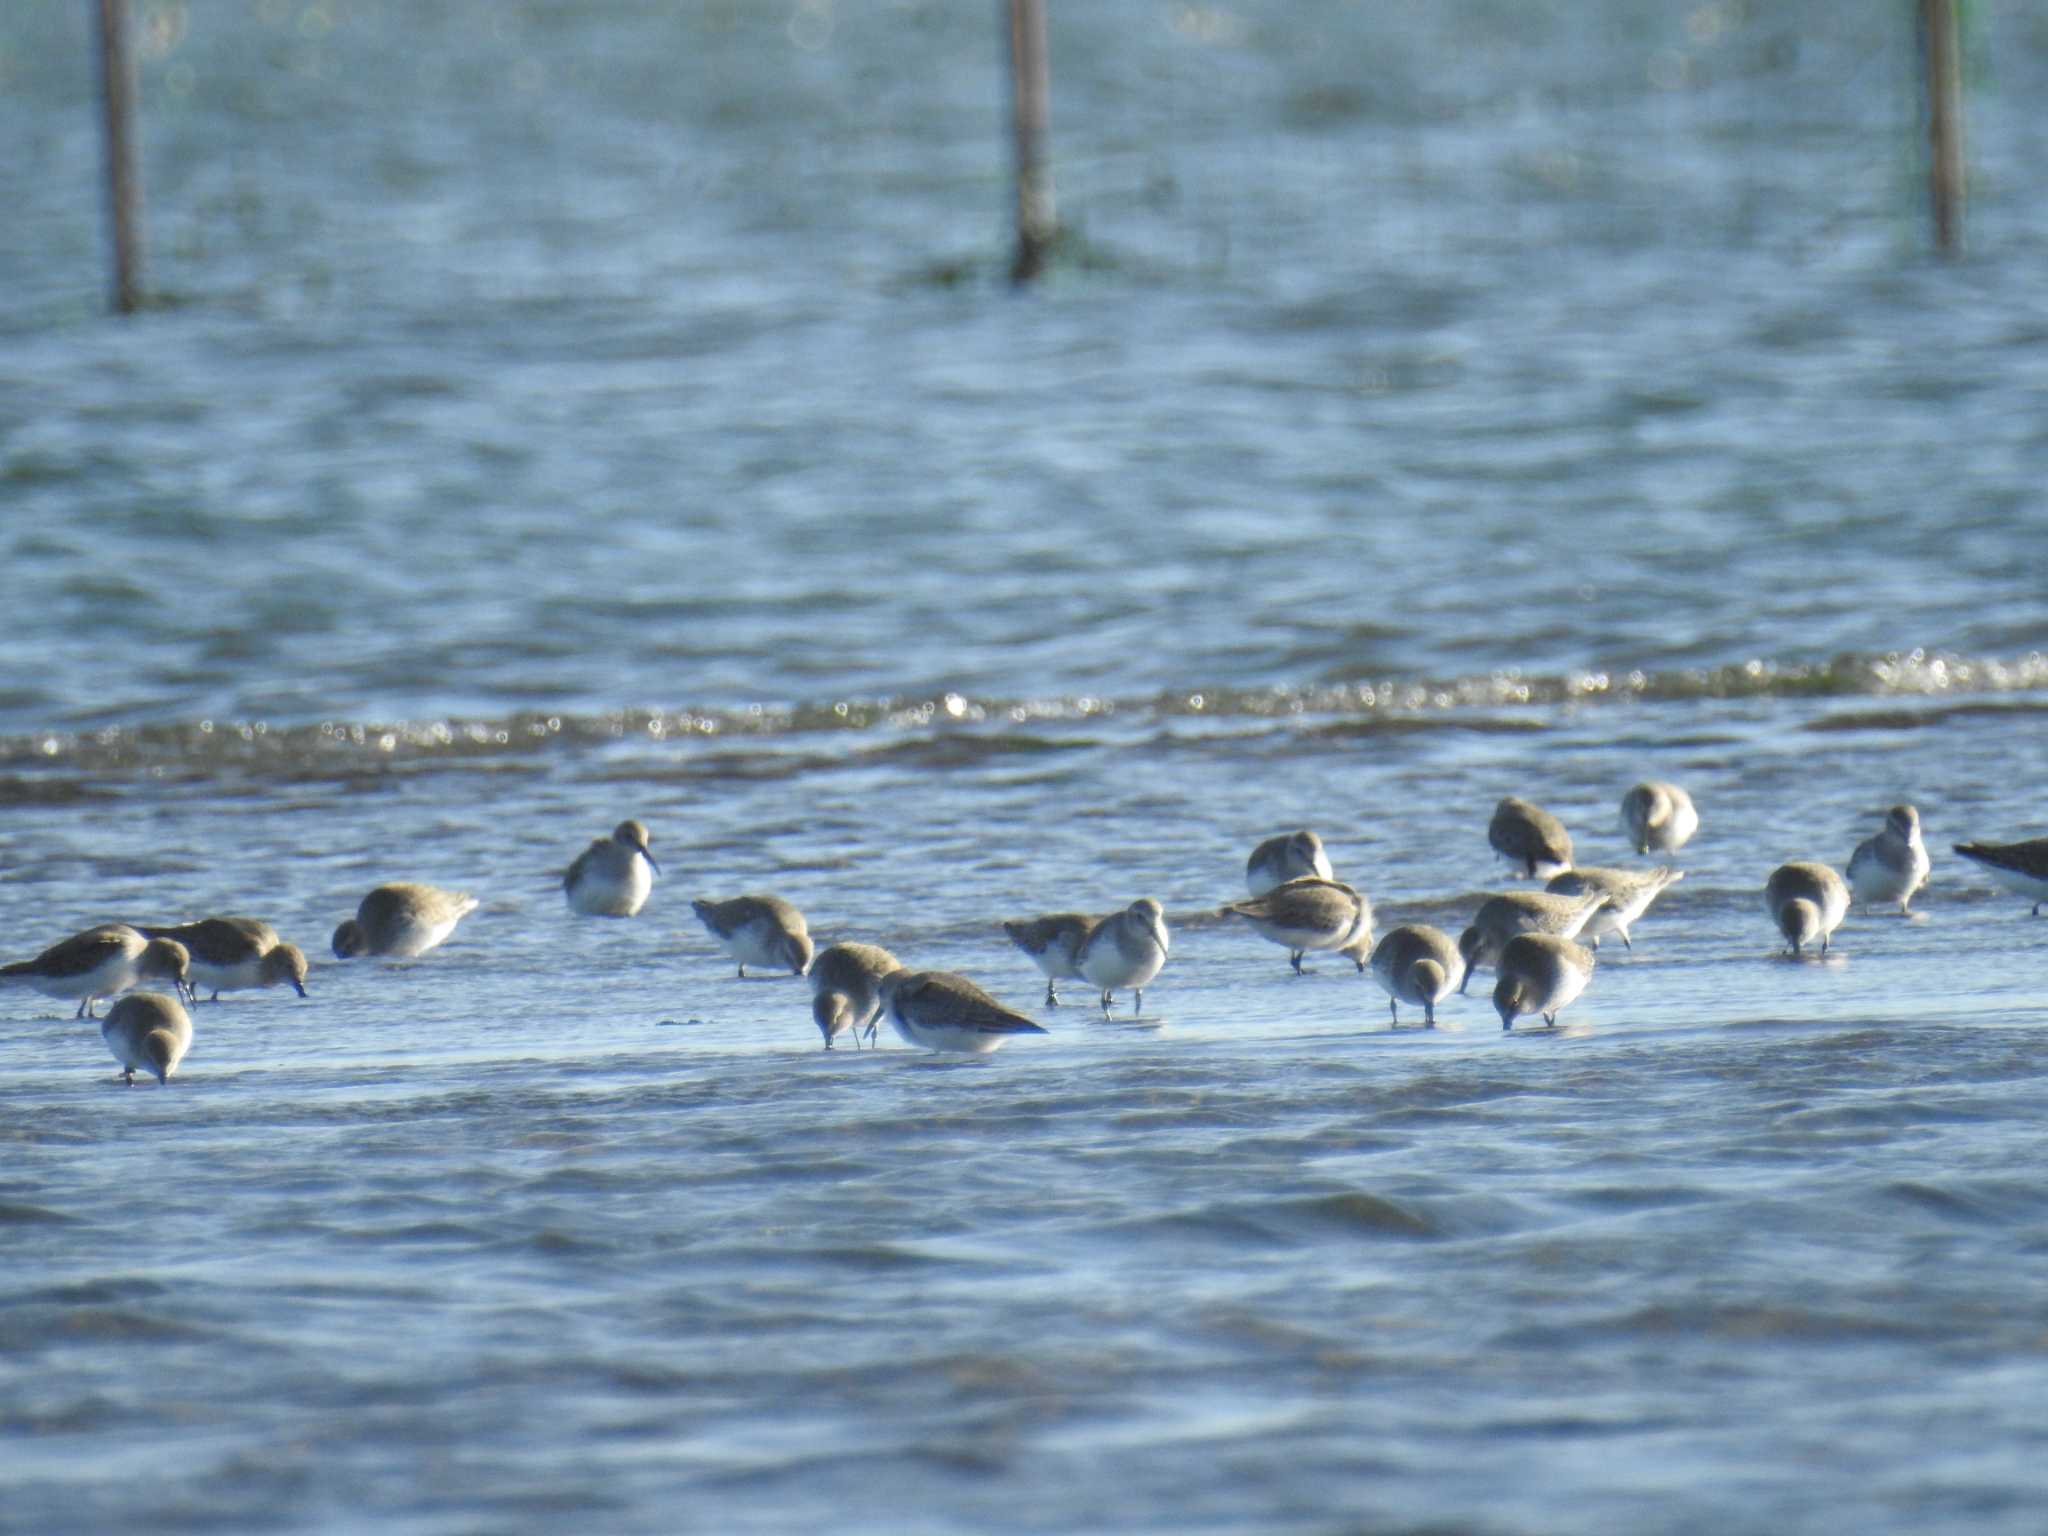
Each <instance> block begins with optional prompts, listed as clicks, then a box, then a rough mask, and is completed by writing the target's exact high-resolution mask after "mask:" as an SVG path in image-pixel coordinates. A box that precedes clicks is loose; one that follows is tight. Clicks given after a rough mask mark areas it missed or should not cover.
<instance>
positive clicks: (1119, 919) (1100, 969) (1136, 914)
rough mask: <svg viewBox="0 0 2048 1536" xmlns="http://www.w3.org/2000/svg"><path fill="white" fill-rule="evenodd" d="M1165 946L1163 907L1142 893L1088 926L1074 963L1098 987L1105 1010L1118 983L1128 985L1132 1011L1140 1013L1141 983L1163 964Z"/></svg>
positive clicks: (1143, 990)
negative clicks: (1131, 999)
mask: <svg viewBox="0 0 2048 1536" xmlns="http://www.w3.org/2000/svg"><path fill="white" fill-rule="evenodd" d="M1167 947H1168V940H1167V934H1166V911H1165V909H1164V908H1163V907H1161V906H1160V905H1159V903H1158V902H1156V901H1154V900H1153V899H1152V898H1151V897H1149V896H1145V897H1141V898H1140V899H1139V900H1137V901H1134V902H1132V903H1131V904H1130V905H1129V906H1128V907H1126V908H1124V909H1123V911H1121V912H1112V913H1110V915H1109V916H1108V917H1105V918H1104V919H1103V920H1102V921H1101V922H1099V923H1097V924H1096V925H1095V926H1094V927H1093V928H1091V929H1090V930H1089V931H1088V937H1087V938H1086V939H1084V940H1082V941H1081V949H1080V953H1079V954H1077V955H1076V956H1075V963H1076V964H1077V965H1079V966H1080V968H1081V975H1082V976H1083V977H1084V978H1085V979H1086V980H1087V981H1088V982H1089V983H1090V984H1092V985H1094V986H1096V987H1100V988H1101V989H1102V1011H1103V1012H1104V1013H1105V1014H1106V1013H1108V1012H1109V1000H1110V994H1111V993H1112V992H1115V991H1116V990H1118V989H1119V988H1121V987H1129V988H1131V990H1132V991H1133V992H1134V993H1135V994H1136V997H1137V1003H1136V1006H1135V1008H1134V1009H1133V1012H1136V1013H1143V1012H1144V1011H1145V984H1146V983H1147V982H1149V981H1150V980H1151V979H1152V978H1153V977H1154V976H1157V975H1158V974H1159V969H1160V967H1161V966H1163V965H1165V964H1166V951H1167Z"/></svg>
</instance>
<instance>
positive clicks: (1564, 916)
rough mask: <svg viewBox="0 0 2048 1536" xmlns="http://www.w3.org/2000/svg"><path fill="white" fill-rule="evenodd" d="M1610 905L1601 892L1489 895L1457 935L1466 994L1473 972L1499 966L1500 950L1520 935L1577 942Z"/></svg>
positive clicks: (1460, 981)
mask: <svg viewBox="0 0 2048 1536" xmlns="http://www.w3.org/2000/svg"><path fill="white" fill-rule="evenodd" d="M1606 905H1607V897H1606V896H1605V895H1604V894H1602V893H1601V892H1599V891H1588V892H1587V893H1586V894H1585V895H1583V896H1554V895H1552V894H1551V893H1550V892H1549V891H1516V892H1513V893H1511V894H1508V895H1505V896H1489V897H1488V898H1487V899H1486V900H1485V901H1483V902H1481V903H1480V906H1479V910H1478V911H1477V912H1475V913H1474V914H1473V915H1472V924H1471V926H1470V927H1468V928H1467V929H1466V930H1465V931H1464V932H1463V933H1461V934H1459V935H1458V954H1459V955H1460V956H1461V957H1462V958H1463V959H1464V961H1465V974H1464V976H1463V977H1462V978H1461V979H1460V980H1459V982H1458V990H1459V991H1460V992H1463V991H1464V990H1465V988H1466V987H1467V986H1469V985H1470V984H1471V981H1472V973H1473V972H1474V971H1475V970H1477V969H1478V968H1479V967H1480V966H1482V965H1492V966H1496V968H1497V964H1498V957H1499V955H1500V952H1501V948H1502V946H1503V945H1505V944H1506V943H1507V942H1508V940H1510V939H1512V938H1514V937H1515V935H1517V934H1520V933H1547V934H1549V935H1551V936H1552V937H1553V938H1559V939H1576V938H1577V937H1578V936H1579V934H1580V933H1581V932H1582V931H1583V930H1584V928H1585V926H1586V924H1587V923H1589V922H1591V921H1592V918H1593V914H1594V913H1595V912H1597V911H1599V910H1600V909H1601V908H1602V907H1604V906H1606Z"/></svg>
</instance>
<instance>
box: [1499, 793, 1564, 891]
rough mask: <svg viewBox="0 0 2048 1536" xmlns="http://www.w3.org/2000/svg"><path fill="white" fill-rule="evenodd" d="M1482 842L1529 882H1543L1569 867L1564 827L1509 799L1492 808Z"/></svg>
mask: <svg viewBox="0 0 2048 1536" xmlns="http://www.w3.org/2000/svg"><path fill="white" fill-rule="evenodd" d="M1486 840H1487V842H1489V843H1491V844H1492V845H1493V847H1494V849H1495V851H1497V852H1498V853H1499V854H1500V855H1501V857H1502V858H1504V859H1506V860H1507V861H1508V862H1509V863H1510V864H1519V865H1521V866H1522V867H1523V869H1525V870H1526V871H1527V872H1528V876H1529V878H1530V879H1531V880H1536V879H1544V880H1547V879H1549V878H1550V877H1551V876H1552V875H1560V874H1563V873H1564V872H1565V871H1566V870H1568V869H1570V868H1571V867H1572V835H1571V833H1569V832H1567V831H1565V829H1564V823H1563V822H1561V821H1559V820H1558V819H1557V818H1556V817H1555V816H1553V815H1551V814H1550V812H1548V811H1546V810H1544V809H1543V808H1542V807H1541V806H1539V805H1531V804H1530V803H1529V802H1528V801H1526V800H1518V799H1516V798H1515V797H1514V796H1513V795H1509V796H1508V797H1507V798H1506V799H1505V800H1503V801H1501V803H1500V804H1499V805H1497V806H1495V807H1494V810H1493V820H1492V821H1491V822H1489V823H1487V827H1486Z"/></svg>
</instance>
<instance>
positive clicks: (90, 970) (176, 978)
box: [0, 923, 191, 1019]
mask: <svg viewBox="0 0 2048 1536" xmlns="http://www.w3.org/2000/svg"><path fill="white" fill-rule="evenodd" d="M190 966H191V956H190V955H188V954H187V953H186V952H185V946H184V945H182V944H180V943H179V942H178V941H177V940H176V939H152V938H150V937H148V936H147V935H146V934H144V933H143V932H142V931H141V930H139V929H136V928H131V927H129V926H128V924H126V923H101V924H100V925H99V926H98V927H96V928H88V929H86V930H85V931H84V932H83V933H74V934H73V935H72V936H71V937H70V938H68V939H63V940H60V941H59V942H57V943H55V944H52V945H51V946H50V947H49V948H48V949H46V950H44V951H43V952H42V953H41V954H40V955H37V956H36V957H35V959H33V960H17V961H15V962H14V963H13V964H12V965H0V979H5V980H8V981H18V982H21V983H23V984H24V985H26V986H31V987H34V988H35V989H36V991H38V992H40V993H42V994H43V996H45V997H56V998H62V999H64V1000H65V1001H66V1002H69V1001H70V1000H71V999H73V998H76V999H77V1000H78V1012H77V1013H75V1014H73V1015H72V1017H73V1018H78V1019H90V1018H96V1017H97V1015H96V1014H95V1013H94V1012H93V1006H92V1005H93V1003H94V1002H95V1001H97V1000H98V999H100V998H102V997H112V996H113V995H114V994H115V993H116V992H125V991H127V990H128V989H129V988H130V987H133V986H136V985H138V984H140V983H142V982H145V981H168V982H170V983H171V984H172V985H173V986H180V987H182V986H183V985H184V983H185V978H186V976H187V974H188V973H189V970H190Z"/></svg>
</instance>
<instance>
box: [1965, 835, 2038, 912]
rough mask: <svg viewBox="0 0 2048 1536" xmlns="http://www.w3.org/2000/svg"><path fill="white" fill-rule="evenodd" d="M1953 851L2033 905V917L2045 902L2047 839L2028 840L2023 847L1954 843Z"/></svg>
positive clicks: (2016, 844) (1999, 844) (2003, 844)
mask: <svg viewBox="0 0 2048 1536" xmlns="http://www.w3.org/2000/svg"><path fill="white" fill-rule="evenodd" d="M1955 850H1956V852H1957V853H1960V854H1961V855H1962V856H1963V857H1964V858H1966V859H1968V860H1970V861H1971V862H1972V863H1974V864H1981V865H1983V866H1984V868H1985V869H1987V870H1989V871H1990V873H1991V878H1992V879H1994V880H1996V881H1997V882H1998V883H1999V884H2000V885H2002V886H2004V887H2005V888H2006V889H2007V890H2010V891H2018V892H2019V893H2020V895H2022V896H2025V897H2027V898H2029V899H2030V900H2031V901H2032V902H2033V903H2034V916H2036V917H2039V916H2040V915H2041V905H2042V903H2043V902H2048V837H2035V838H2029V839H2028V840H2027V841H2026V842H2023V843H1957V844H1956V845H1955Z"/></svg>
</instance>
